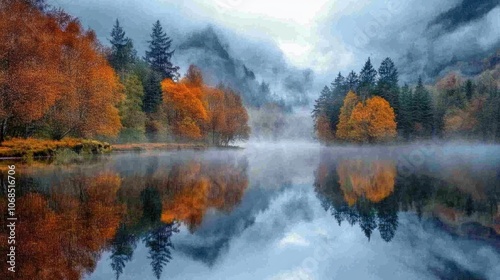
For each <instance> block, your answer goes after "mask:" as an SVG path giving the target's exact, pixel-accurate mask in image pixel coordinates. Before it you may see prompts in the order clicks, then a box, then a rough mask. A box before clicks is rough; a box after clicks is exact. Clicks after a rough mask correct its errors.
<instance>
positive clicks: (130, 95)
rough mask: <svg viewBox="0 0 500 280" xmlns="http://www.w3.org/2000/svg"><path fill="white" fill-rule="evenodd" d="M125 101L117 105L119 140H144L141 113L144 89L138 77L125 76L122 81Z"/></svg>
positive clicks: (144, 118)
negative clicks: (120, 126) (119, 120)
mask: <svg viewBox="0 0 500 280" xmlns="http://www.w3.org/2000/svg"><path fill="white" fill-rule="evenodd" d="M123 87H124V90H125V99H124V100H123V101H122V102H121V103H120V104H119V105H118V108H119V111H120V118H121V123H122V127H123V128H122V130H121V131H120V140H121V141H125V142H140V141H143V140H144V133H145V122H146V115H145V114H144V112H143V111H142V99H143V96H144V89H143V86H142V83H141V81H140V79H139V77H138V76H136V75H134V74H129V75H127V76H126V77H125V78H124V80H123Z"/></svg>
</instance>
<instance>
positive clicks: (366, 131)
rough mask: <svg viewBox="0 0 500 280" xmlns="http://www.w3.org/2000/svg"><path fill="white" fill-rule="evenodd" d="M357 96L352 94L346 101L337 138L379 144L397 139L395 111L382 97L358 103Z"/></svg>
mask: <svg viewBox="0 0 500 280" xmlns="http://www.w3.org/2000/svg"><path fill="white" fill-rule="evenodd" d="M355 102H357V98H356V95H355V94H354V93H352V94H351V92H350V93H349V94H348V95H347V96H346V98H345V100H344V106H343V107H342V109H341V113H340V118H339V119H340V121H339V125H338V127H337V134H336V135H337V137H338V138H339V139H342V140H346V141H355V142H377V141H386V140H389V139H392V138H394V137H396V122H395V114H394V110H393V109H392V108H391V106H390V105H389V102H387V101H386V100H385V99H383V98H382V97H378V96H375V97H372V98H370V99H368V100H367V101H366V103H365V104H363V102H357V104H356V105H355V106H353V104H354V103H355Z"/></svg>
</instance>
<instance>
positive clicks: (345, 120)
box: [335, 91, 359, 140]
mask: <svg viewBox="0 0 500 280" xmlns="http://www.w3.org/2000/svg"><path fill="white" fill-rule="evenodd" d="M358 101H359V99H358V96H357V95H356V94H355V93H354V92H353V91H349V93H347V95H346V97H345V99H344V105H343V106H342V108H341V109H340V116H339V124H338V125H337V132H336V134H335V136H336V137H337V138H338V139H341V140H348V139H349V137H350V136H349V133H350V131H351V130H352V125H351V123H350V122H349V121H350V119H351V113H352V111H353V110H354V107H355V106H356V104H357V103H358Z"/></svg>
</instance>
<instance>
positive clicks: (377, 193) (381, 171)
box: [337, 160, 396, 206]
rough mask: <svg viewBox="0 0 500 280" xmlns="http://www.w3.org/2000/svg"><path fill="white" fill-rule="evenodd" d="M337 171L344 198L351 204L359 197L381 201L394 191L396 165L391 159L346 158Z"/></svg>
mask: <svg viewBox="0 0 500 280" xmlns="http://www.w3.org/2000/svg"><path fill="white" fill-rule="evenodd" d="M337 173H338V175H339V183H340V187H341V189H342V192H343V193H344V199H345V201H346V202H347V203H348V204H349V205H351V206H352V205H353V204H355V203H356V201H357V200H358V198H359V197H365V198H366V199H368V200H370V201H371V202H380V201H382V200H383V199H384V198H386V197H388V196H389V195H390V194H391V193H392V192H393V191H394V183H395V179H396V166H395V165H394V163H393V162H390V161H383V160H375V161H366V160H344V161H342V162H340V163H339V166H338V167H337Z"/></svg>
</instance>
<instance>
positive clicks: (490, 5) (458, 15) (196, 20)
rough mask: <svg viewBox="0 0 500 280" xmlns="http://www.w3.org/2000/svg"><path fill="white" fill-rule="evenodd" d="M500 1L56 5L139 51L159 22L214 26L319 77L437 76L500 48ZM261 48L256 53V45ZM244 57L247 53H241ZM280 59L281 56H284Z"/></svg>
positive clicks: (238, 45)
mask: <svg viewBox="0 0 500 280" xmlns="http://www.w3.org/2000/svg"><path fill="white" fill-rule="evenodd" d="M499 2H500V0H440V1H434V0H425V1H417V0H407V1H400V0H374V1H370V0H359V1H354V0H342V1H340V0H309V1H295V0H213V1H207V0H187V1H177V0H120V1H119V0H81V1H72V0H50V1H49V3H52V4H54V5H55V6H60V7H62V8H64V9H66V10H67V11H68V12H69V13H71V14H72V15H75V16H77V17H79V18H80V19H81V20H82V22H83V23H84V25H85V26H87V27H90V28H92V29H94V30H96V31H97V34H98V35H99V38H100V39H101V40H102V41H106V36H108V34H109V32H110V30H111V27H112V24H113V21H114V20H115V19H116V18H119V19H120V20H121V21H122V23H123V25H124V27H125V29H126V31H127V33H128V35H129V36H130V37H132V38H133V39H134V41H135V42H136V46H137V48H138V49H139V50H140V51H143V49H144V48H145V46H146V40H147V39H148V34H149V32H150V28H151V24H152V23H153V22H154V21H155V20H156V19H160V20H161V21H162V23H163V24H164V26H165V29H166V31H167V32H168V33H169V34H171V35H172V36H173V38H182V36H183V35H184V36H185V35H186V34H187V33H189V32H191V31H193V30H197V29H200V28H202V27H205V26H206V25H207V24H212V25H213V26H215V27H217V28H219V30H223V32H224V33H225V34H226V37H227V41H228V42H229V46H230V48H232V50H233V51H236V52H238V51H241V50H245V47H248V46H249V45H250V46H252V48H253V49H254V51H256V52H260V53H262V55H263V56H269V57H270V58H271V59H272V57H276V59H284V60H285V61H286V62H288V63H289V64H290V65H293V66H296V67H299V68H311V69H312V70H313V71H314V72H315V75H316V77H318V78H319V79H320V80H321V79H322V77H329V78H330V77H333V76H334V75H335V73H337V72H338V71H343V72H347V71H349V70H351V69H354V70H355V71H359V69H360V68H361V67H362V64H363V63H364V61H365V60H366V58H367V57H368V56H371V57H372V60H373V61H374V64H375V65H376V67H378V64H379V63H380V61H382V59H383V58H385V57H387V56H390V57H392V58H393V59H394V60H395V61H396V65H397V66H398V67H399V68H400V70H401V71H400V72H402V74H403V80H404V75H405V74H408V73H413V74H415V73H419V74H424V76H425V75H426V74H427V75H430V76H433V75H437V74H438V73H439V71H441V70H442V69H444V68H445V67H446V66H447V65H449V64H451V63H452V62H453V61H456V60H466V59H469V58H470V57H471V56H473V55H476V54H483V53H485V52H491V51H492V50H494V49H496V48H498V47H499V42H500V28H498V26H500V7H499ZM256 45H258V46H260V47H254V46H256ZM240 54H241V57H242V58H243V59H245V52H243V51H241V52H240ZM280 56H281V57H280Z"/></svg>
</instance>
